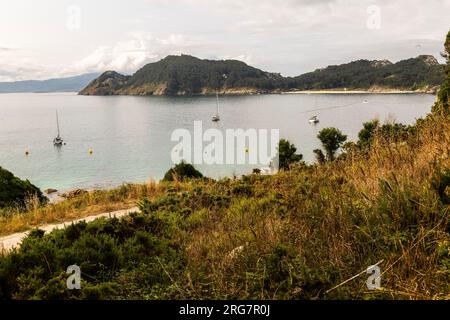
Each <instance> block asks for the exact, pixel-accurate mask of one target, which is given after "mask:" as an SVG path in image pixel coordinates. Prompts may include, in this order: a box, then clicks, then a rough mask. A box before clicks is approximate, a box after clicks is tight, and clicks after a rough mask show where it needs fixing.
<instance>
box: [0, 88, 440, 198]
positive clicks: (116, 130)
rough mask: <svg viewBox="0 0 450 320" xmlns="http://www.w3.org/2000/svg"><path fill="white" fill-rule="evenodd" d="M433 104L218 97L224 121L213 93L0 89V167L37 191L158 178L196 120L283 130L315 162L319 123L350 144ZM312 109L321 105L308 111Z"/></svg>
mask: <svg viewBox="0 0 450 320" xmlns="http://www.w3.org/2000/svg"><path fill="white" fill-rule="evenodd" d="M365 100H366V101H365ZM434 100H435V97H434V96H432V95H423V94H383V95H382V94H369V95H365V94H338V95H337V94H333V95H325V94H319V95H313V94H311V95H304V94H295V95H255V96H244V97H223V98H221V117H222V121H221V122H220V123H219V124H214V123H212V122H211V116H212V115H213V114H214V112H215V98H214V97H189V98H184V97H176V98H171V97H84V96H77V95H76V94H74V93H73V94H72V93H65V94H0V166H2V167H4V168H6V169H8V170H10V171H12V172H13V173H14V174H16V175H18V176H19V177H21V178H24V179H29V180H30V181H31V182H33V183H35V184H36V185H38V186H39V187H41V188H44V189H45V188H56V189H59V190H66V189H72V188H102V187H112V186H115V185H118V184H121V183H124V182H144V181H147V180H148V179H150V178H152V179H155V180H158V179H160V178H162V176H163V175H164V173H165V172H166V171H167V170H168V169H169V168H170V167H171V166H172V162H171V150H172V148H173V147H174V146H175V144H176V143H175V142H171V134H172V132H173V130H175V129H178V128H186V129H189V130H193V126H194V121H196V120H202V121H203V123H204V129H206V128H208V127H219V128H221V129H227V128H230V129H237V128H242V129H249V128H255V129H280V133H281V137H283V138H287V139H289V140H290V141H291V142H293V143H294V144H295V145H296V146H297V147H298V149H299V151H300V152H301V153H302V154H303V155H304V158H305V160H307V161H313V159H314V156H313V153H312V150H314V149H315V148H317V147H319V146H320V144H319V141H318V140H317V138H316V136H317V134H318V132H319V131H320V129H322V128H324V127H336V128H339V129H341V130H342V131H343V132H344V133H346V134H347V135H348V136H349V139H351V140H355V139H356V138H357V134H358V132H359V130H360V129H361V127H362V123H363V122H365V121H368V120H371V119H374V118H378V119H380V120H381V121H385V120H395V121H397V122H402V123H413V122H414V121H415V119H417V118H420V117H422V116H424V115H426V114H427V113H428V112H430V109H431V105H432V104H433V102H434ZM363 101H365V103H363ZM317 109H323V110H319V111H310V110H317ZM56 110H58V112H59V116H60V125H61V134H62V136H63V138H64V140H65V141H66V142H67V145H66V146H64V147H63V148H61V149H57V148H55V147H54V146H53V144H52V140H53V138H54V137H55V135H56V119H55V111H56ZM313 115H318V116H319V118H320V123H319V124H318V125H317V126H313V125H310V124H309V123H308V119H309V118H310V117H311V116H313ZM89 149H92V151H93V154H92V155H90V154H89V152H88V150H89ZM26 150H28V151H29V155H28V156H26V155H25V151H26ZM199 169H200V171H202V172H203V173H204V174H206V175H208V176H211V177H214V178H218V177H224V176H231V175H233V174H241V173H245V172H249V171H251V168H250V167H239V168H235V167H231V166H213V167H209V166H200V167H199Z"/></svg>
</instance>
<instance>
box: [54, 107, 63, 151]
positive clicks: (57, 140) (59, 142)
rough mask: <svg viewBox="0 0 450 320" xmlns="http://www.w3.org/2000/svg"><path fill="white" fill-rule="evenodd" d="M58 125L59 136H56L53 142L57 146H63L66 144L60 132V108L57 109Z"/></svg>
mask: <svg viewBox="0 0 450 320" xmlns="http://www.w3.org/2000/svg"><path fill="white" fill-rule="evenodd" d="M56 126H57V128H58V136H56V138H55V139H53V144H54V145H55V146H58V147H59V146H62V145H63V144H64V141H63V139H62V138H61V134H60V131H59V117H58V110H56Z"/></svg>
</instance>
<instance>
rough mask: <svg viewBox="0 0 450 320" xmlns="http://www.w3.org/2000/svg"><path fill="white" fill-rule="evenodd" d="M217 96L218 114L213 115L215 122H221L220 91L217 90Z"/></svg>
mask: <svg viewBox="0 0 450 320" xmlns="http://www.w3.org/2000/svg"><path fill="white" fill-rule="evenodd" d="M216 98H217V110H216V115H215V116H213V117H212V121H213V122H219V121H220V115H219V92H216Z"/></svg>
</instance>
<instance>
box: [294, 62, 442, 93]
mask: <svg viewBox="0 0 450 320" xmlns="http://www.w3.org/2000/svg"><path fill="white" fill-rule="evenodd" d="M443 79H444V65H441V64H439V63H438V61H437V60H436V59H435V58H434V57H433V56H419V57H417V58H412V59H407V60H402V61H399V62H397V63H395V64H394V63H391V62H390V61H388V60H382V61H369V60H358V61H354V62H350V63H347V64H342V65H337V66H329V67H327V68H324V69H319V70H316V71H314V72H310V73H306V74H304V75H301V76H299V77H296V78H295V84H296V87H297V88H298V89H302V90H317V89H343V88H348V89H374V90H376V89H377V87H378V88H380V89H383V88H385V89H401V90H419V89H425V90H429V89H433V88H436V87H438V86H439V85H440V84H441V83H442V81H443Z"/></svg>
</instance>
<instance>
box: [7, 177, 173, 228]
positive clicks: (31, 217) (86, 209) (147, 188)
mask: <svg viewBox="0 0 450 320" xmlns="http://www.w3.org/2000/svg"><path fill="white" fill-rule="evenodd" d="M165 188H166V187H165V186H164V185H159V184H158V183H156V182H154V181H149V182H148V183H146V184H126V185H122V186H121V187H119V188H116V189H113V190H96V191H91V192H88V193H84V194H81V195H79V196H76V197H73V198H71V199H68V200H65V201H62V202H58V203H56V204H49V205H46V206H41V204H40V203H39V199H37V198H36V197H31V198H29V199H28V200H27V201H26V209H25V210H24V209H21V208H8V209H4V210H2V211H0V235H8V234H11V233H15V232H21V231H26V230H29V229H31V228H35V227H38V226H42V225H45V224H50V223H58V222H65V221H70V220H76V219H79V218H84V217H87V216H91V215H95V214H100V213H104V212H112V211H116V210H122V209H129V208H131V207H135V206H136V204H137V202H138V201H139V200H140V199H142V198H143V197H150V198H152V197H156V196H158V195H160V194H162V193H164V191H165Z"/></svg>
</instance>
